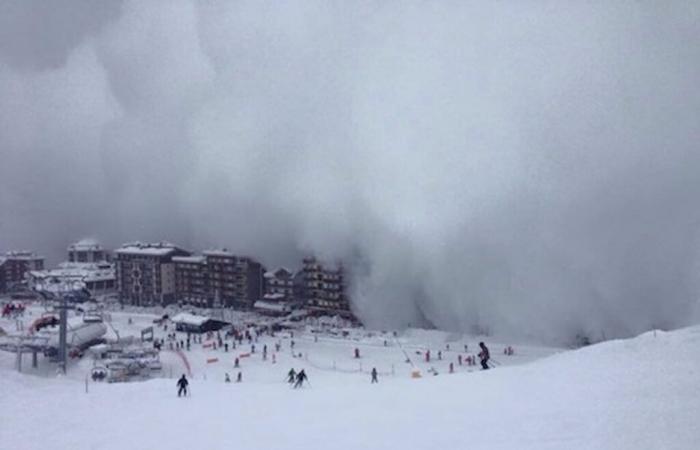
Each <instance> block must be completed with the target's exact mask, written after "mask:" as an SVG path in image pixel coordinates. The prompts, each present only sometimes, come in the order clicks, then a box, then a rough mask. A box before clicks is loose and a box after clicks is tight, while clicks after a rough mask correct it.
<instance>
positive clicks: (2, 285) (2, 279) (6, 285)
mask: <svg viewBox="0 0 700 450" xmlns="http://www.w3.org/2000/svg"><path fill="white" fill-rule="evenodd" d="M43 268H44V257H43V256H39V255H37V254H35V253H33V252H29V251H13V252H7V253H5V255H4V256H0V292H5V291H7V290H11V289H15V288H17V287H19V286H20V285H21V284H22V283H23V282H24V280H25V275H26V274H27V272H29V271H30V270H42V269H43Z"/></svg>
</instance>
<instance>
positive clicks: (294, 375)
mask: <svg viewBox="0 0 700 450" xmlns="http://www.w3.org/2000/svg"><path fill="white" fill-rule="evenodd" d="M296 378H297V373H296V372H295V371H294V368H293V367H292V368H291V369H289V373H288V374H287V382H288V383H289V384H293V383H294V380H296Z"/></svg>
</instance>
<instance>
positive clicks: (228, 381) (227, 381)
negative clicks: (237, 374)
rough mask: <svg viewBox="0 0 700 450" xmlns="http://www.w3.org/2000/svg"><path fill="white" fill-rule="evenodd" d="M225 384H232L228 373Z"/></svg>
mask: <svg viewBox="0 0 700 450" xmlns="http://www.w3.org/2000/svg"><path fill="white" fill-rule="evenodd" d="M224 382H226V383H230V382H231V377H230V376H229V374H228V372H226V378H225V379H224Z"/></svg>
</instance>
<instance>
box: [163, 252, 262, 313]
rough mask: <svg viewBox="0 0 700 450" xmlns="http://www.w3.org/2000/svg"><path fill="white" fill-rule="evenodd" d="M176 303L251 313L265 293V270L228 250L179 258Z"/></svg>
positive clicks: (177, 263)
mask: <svg viewBox="0 0 700 450" xmlns="http://www.w3.org/2000/svg"><path fill="white" fill-rule="evenodd" d="M173 262H174V263H175V280H176V282H175V283H176V290H177V300H178V301H179V302H182V303H186V304H192V305H197V306H206V307H217V306H223V307H234V308H239V309H251V308H252V307H253V304H254V302H255V301H256V300H257V299H259V298H260V295H261V294H262V291H263V277H262V274H263V271H264V268H263V266H262V265H261V264H260V263H259V262H257V261H255V260H253V259H252V258H248V257H242V256H237V255H234V254H233V253H231V252H229V251H228V250H226V249H222V250H207V251H205V252H203V254H202V256H188V257H176V258H174V259H173Z"/></svg>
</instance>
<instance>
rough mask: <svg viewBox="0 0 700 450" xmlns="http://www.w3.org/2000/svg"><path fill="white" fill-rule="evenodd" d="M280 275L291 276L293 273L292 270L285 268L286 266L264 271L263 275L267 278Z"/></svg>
mask: <svg viewBox="0 0 700 450" xmlns="http://www.w3.org/2000/svg"><path fill="white" fill-rule="evenodd" d="M282 275H286V276H289V277H292V276H293V275H294V272H292V271H291V270H289V269H287V268H286V267H279V268H277V269H275V270H268V271H267V272H265V275H264V277H265V278H268V279H269V278H276V277H280V276H282Z"/></svg>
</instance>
